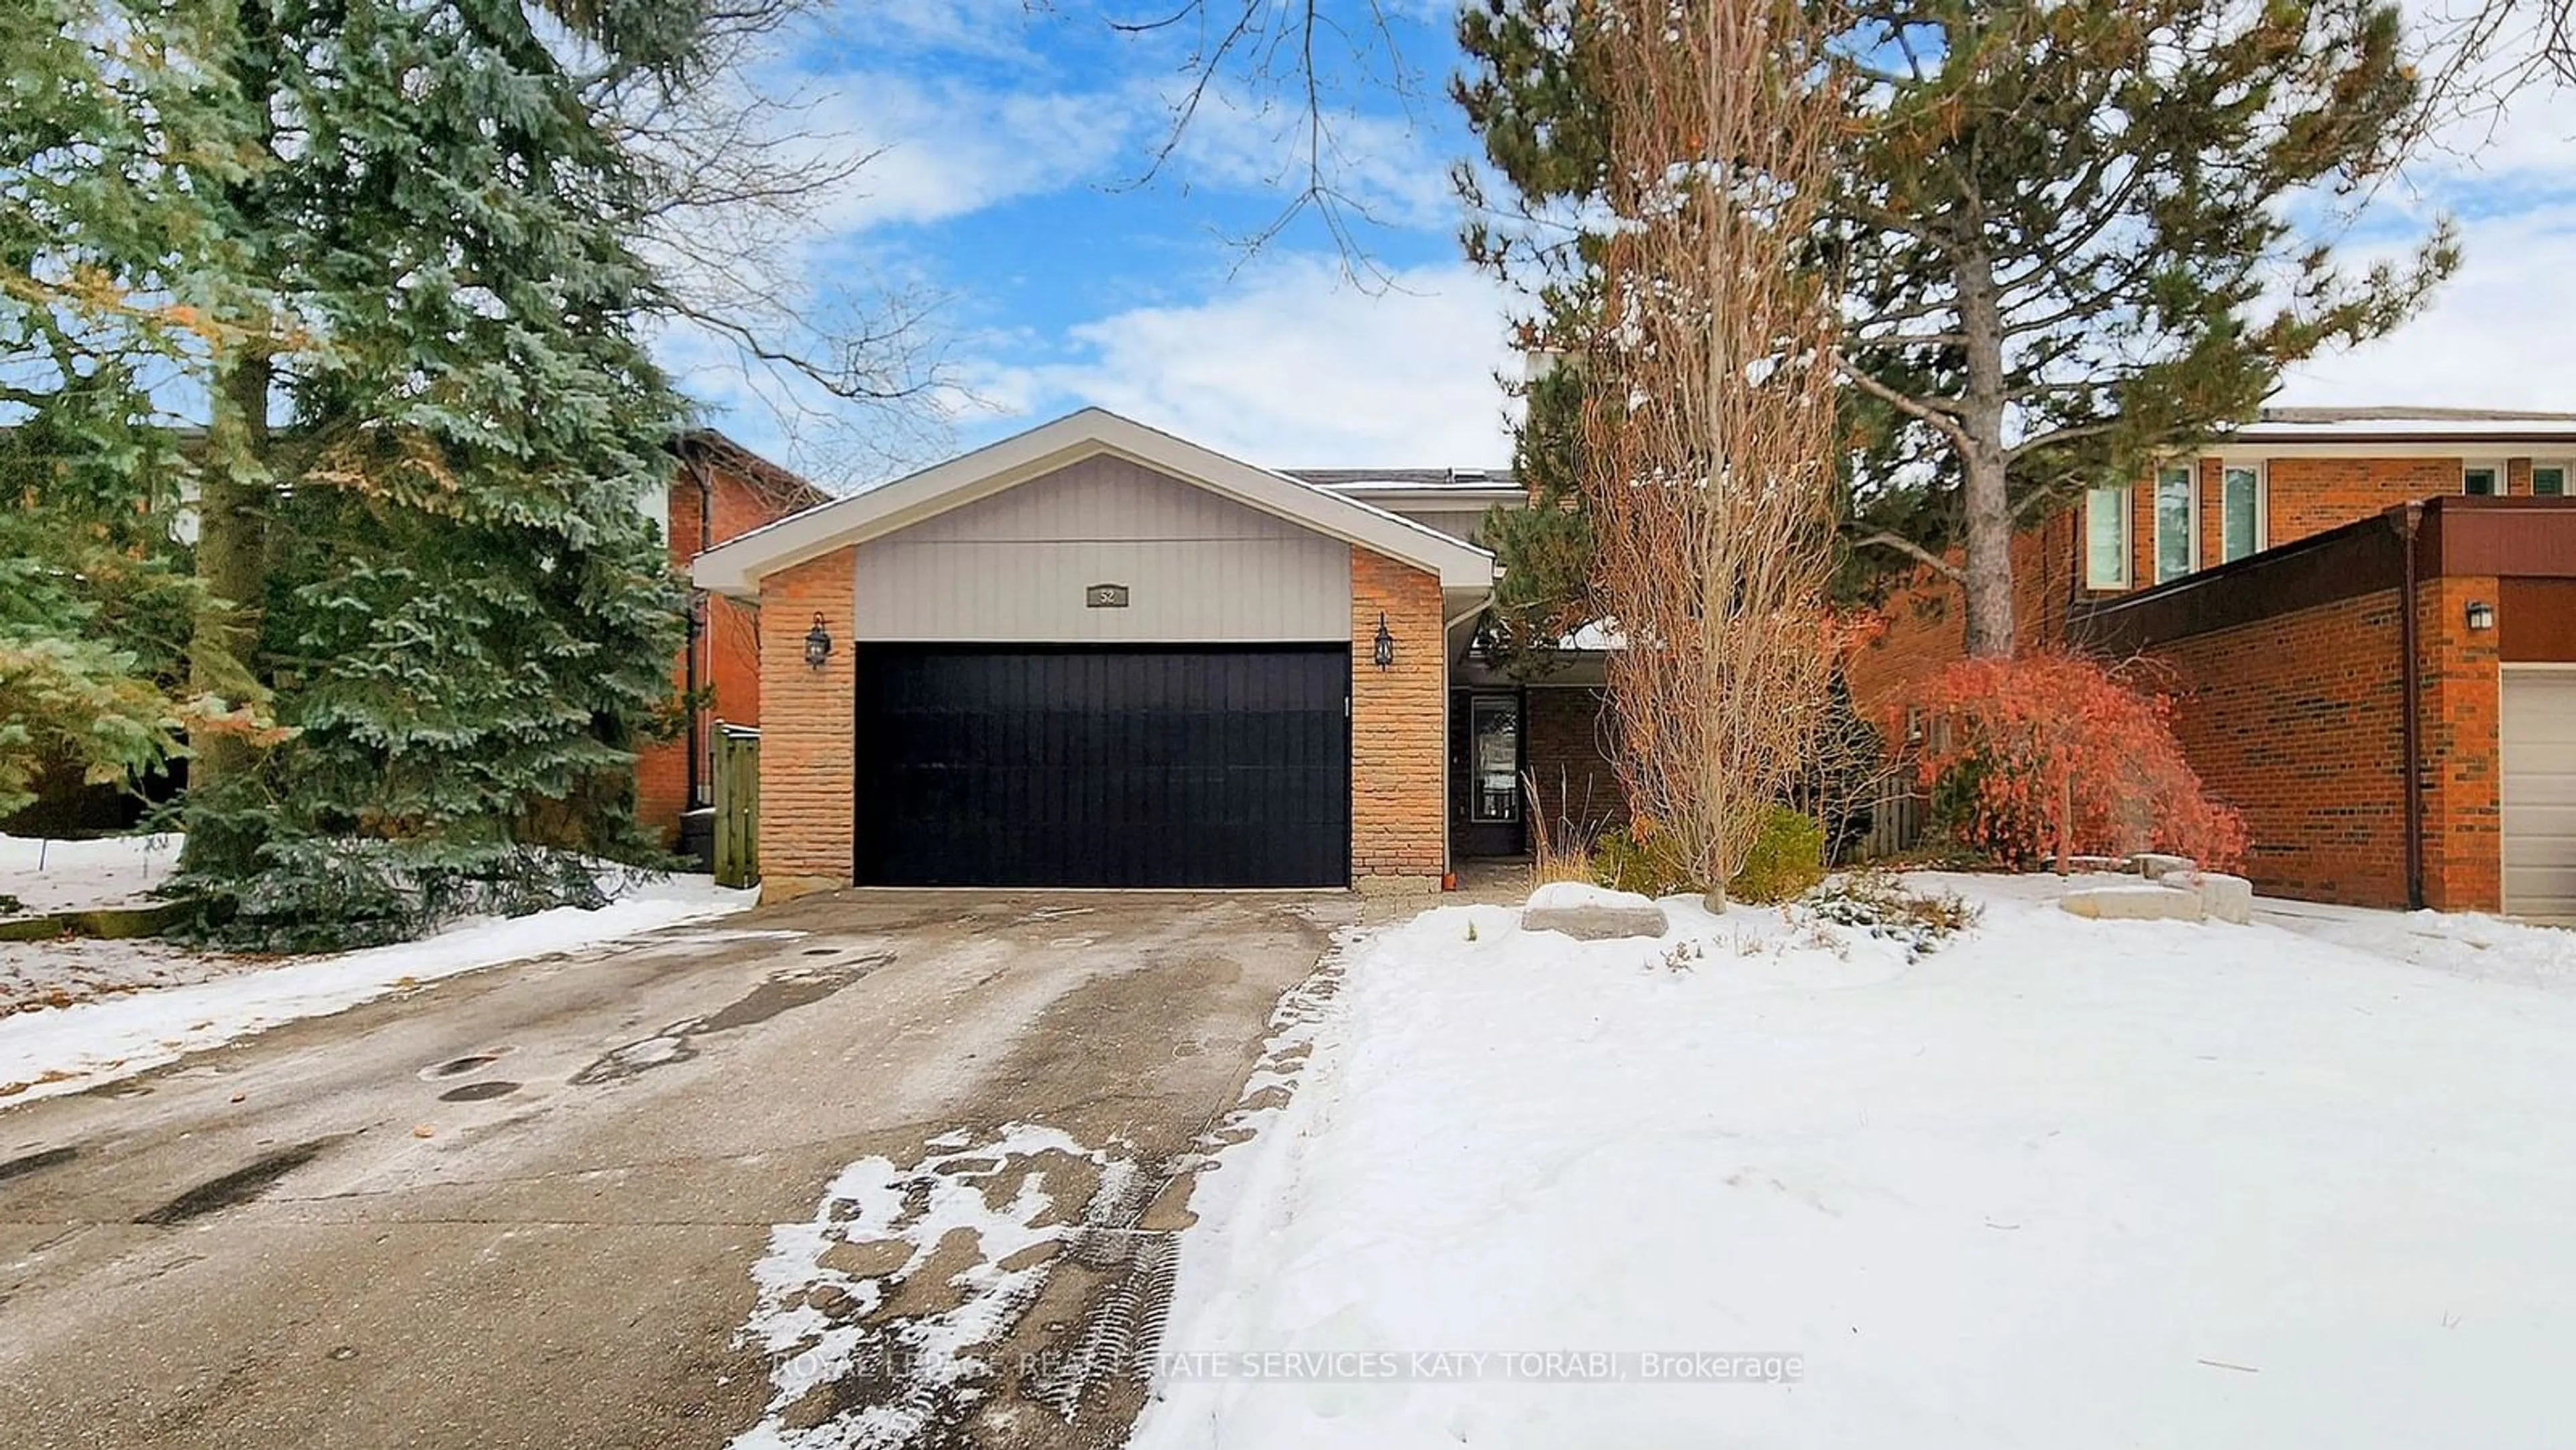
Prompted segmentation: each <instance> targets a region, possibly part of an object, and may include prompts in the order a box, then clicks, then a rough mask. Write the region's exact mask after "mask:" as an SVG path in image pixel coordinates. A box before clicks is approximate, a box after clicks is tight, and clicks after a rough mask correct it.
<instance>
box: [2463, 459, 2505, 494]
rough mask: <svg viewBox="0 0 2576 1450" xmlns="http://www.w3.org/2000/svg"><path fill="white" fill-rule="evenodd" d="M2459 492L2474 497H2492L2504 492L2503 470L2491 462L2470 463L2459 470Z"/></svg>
mask: <svg viewBox="0 0 2576 1450" xmlns="http://www.w3.org/2000/svg"><path fill="white" fill-rule="evenodd" d="M2460 492H2462V493H2465V494H2468V495H2470V496H2471V497H2474V498H2494V497H2495V496H2496V495H2498V494H2500V493H2503V492H2504V470H2503V469H2501V468H2498V467H2496V466H2495V465H2494V464H2492V463H2472V464H2470V465H2468V466H2467V467H2465V468H2463V469H2461V470H2460Z"/></svg>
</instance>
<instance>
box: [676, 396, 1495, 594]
mask: <svg viewBox="0 0 2576 1450" xmlns="http://www.w3.org/2000/svg"><path fill="white" fill-rule="evenodd" d="M1104 453H1105V454H1111V455H1115V456H1117V457H1121V458H1125V459H1127V460H1129V461H1131V462H1134V463H1138V464H1142V465H1144V466H1145V467H1147V468H1151V469H1153V470H1155V471H1156V472H1159V473H1164V474H1168V475H1170V476H1171V477H1173V478H1176V479H1179V480H1180V481H1182V482H1184V483H1189V484H1193V485H1195V486H1197V487H1200V488H1204V489H1206V490H1208V491H1209V492H1211V493H1214V494H1217V495H1219V496H1220V497H1223V498H1227V499H1231V500H1233V501H1234V502H1236V503H1239V504H1242V505H1244V506H1245V507H1247V508H1252V509H1257V510H1259V511H1260V512H1262V513H1266V514H1270V515H1273V516H1274V517H1277V518H1282V519H1286V520H1288V521H1289V522H1290V523H1294V524H1299V525H1302V526H1304V527H1306V528H1309V529H1312V530H1314V531H1315V532H1317V533H1319V534H1325V535H1328V536H1330V537H1333V538H1337V539H1340V540H1343V541H1344V542H1346V543H1352V544H1357V545H1359V546H1361V547H1362V548H1366V549H1369V550H1372V551H1374V552H1376V553H1380V554H1383V555H1385V556H1386V557H1388V558H1390V559H1394V560H1397V561H1398V562H1401V563H1405V564H1410V565H1412V566H1413V567H1415V568H1417V569H1421V570H1423V571H1424V572H1426V573H1429V574H1432V575H1434V576H1436V577H1437V578H1438V579H1439V580H1440V585H1441V587H1442V588H1443V589H1484V588H1487V587H1489V586H1490V585H1491V584H1492V583H1493V580H1494V556H1493V555H1491V554H1489V553H1487V552H1485V551H1484V550H1482V549H1479V548H1477V547H1476V546H1474V545H1473V544H1468V543H1464V542H1462V541H1460V540H1458V539H1454V538H1451V537H1450V536H1449V535H1447V534H1444V533H1442V532H1440V531H1439V530H1438V529H1435V528H1432V527H1431V526H1430V525H1428V524H1418V523H1415V522H1414V521H1413V520H1411V519H1408V518H1403V517H1401V516H1399V515H1396V514H1392V513H1389V512H1387V511H1386V510H1384V509H1381V508H1375V507H1372V506H1371V505H1369V504H1365V503H1362V502H1360V501H1359V500H1357V499H1352V498H1346V497H1344V496H1342V495H1340V494H1337V493H1332V492H1329V491H1327V490H1325V489H1321V488H1318V487H1316V486H1314V485H1313V484H1309V483H1305V482H1302V481H1300V480H1298V479H1295V478H1291V477H1289V476H1287V475H1286V474H1282V473H1274V472H1272V471H1271V470H1269V469H1266V468H1255V467H1253V466H1252V465H1251V464H1249V463H1244V462H1241V461H1239V460H1237V459H1233V458H1228V457H1226V456H1225V455H1224V454H1222V453H1218V452H1215V451H1213V450H1211V449H1207V448H1202V447H1200V446H1199V445H1197V444H1195V443H1191V442H1188V441H1187V440H1185V439H1181V438H1176V437H1174V436H1173V435H1171V434H1169V433H1165V432H1162V431H1160V430H1159V429H1154V428H1148V427H1146V426H1145V425H1144V424H1142V423H1138V422H1136V421H1134V420H1133V419H1129V418H1122V417H1120V416H1118V415H1117V414H1115V413H1112V412H1109V411H1107V410H1106V409H1101V408H1085V409H1083V410H1082V411H1081V412H1078V413H1073V414H1069V415H1067V416H1065V417H1062V418H1058V419H1056V420H1055V421H1054V422H1052V423H1046V424H1042V425H1040V426H1038V427H1035V428H1032V429H1030V430H1029V431H1027V432H1025V433H1020V434H1016V435H1014V436H1012V437H1009V438H1005V439H1003V440H1002V441H1001V442H999V443H992V444H987V445H986V446H984V447H982V448H978V449H976V450H975V451H974V452H972V453H965V454H960V455H959V456H957V457H955V458H952V459H950V460H948V461H947V462H945V463H941V464H938V465H936V466H934V467H930V468H925V469H923V470H921V471H920V472H918V473H914V474H910V475H908V476H906V477H903V478H898V479H896V480H894V481H893V482H891V483H885V484H880V485H878V486H877V487H875V488H872V489H869V490H867V491H866V492H864V493H856V494H852V495H850V496H849V497H848V498H841V499H834V500H833V501H831V502H829V503H825V504H818V505H816V506H815V507H813V508H809V509H805V510H803V511H801V512H799V513H793V514H790V515H788V516H787V517H786V518H783V519H780V520H778V521H777V522H776V523H772V524H766V525H763V526H762V527H760V528H757V529H753V530H752V531H750V532H749V533H746V534H741V535H738V536H736V537H735V538H733V539H731V540H728V541H727V542H725V543H722V544H718V545H717V546H715V547H714V548H712V549H709V550H708V551H707V552H705V553H703V554H700V555H699V556H698V557H697V560H696V562H695V563H694V564H692V565H691V566H690V570H689V573H690V577H691V578H692V579H693V580H694V581H695V582H696V583H697V585H698V587H699V588H701V589H709V590H713V591H715V592H716V593H719V594H730V595H734V596H736V597H738V598H749V597H751V596H753V595H755V594H757V593H758V592H759V589H760V581H761V579H762V578H764V577H766V576H768V575H770V574H775V573H777V572H778V571H779V570H781V569H788V568H793V567H794V566H796V565H798V564H801V563H804V562H805V561H806V560H808V559H813V558H818V557H820V556H822V555H824V554H828V553H830V552H832V551H833V550H835V549H839V548H843V547H846V546H848V545H851V544H863V543H866V542H868V541H869V540H871V539H880V538H883V537H885V536H886V535H888V534H891V533H895V532H897V531H899V530H902V529H906V528H909V527H911V526H912V525H914V524H917V523H920V522H922V521H923V520H925V519H929V518H934V517H936V516H938V515H940V514H944V513H946V512H948V511H949V510H950V509H954V508H960V507H963V506H965V505H967V504H970V503H973V502H975V501H976V500H978V499H983V498H990V497H992V496H993V495H995V494H997V493H1001V492H1002V491H1004V490H1005V489H1010V488H1014V487H1017V486H1018V485H1020V484H1023V483H1027V482H1029V481H1030V480H1032V479H1035V478H1038V477H1041V476H1043V475H1045V474H1049V473H1052V472H1054V471H1055V470H1057V469H1059V468H1062V467H1064V466H1066V465H1067V464H1070V463H1076V462H1079V461H1081V460H1082V459H1085V458H1090V457H1094V456H1096V455H1099V454H1104Z"/></svg>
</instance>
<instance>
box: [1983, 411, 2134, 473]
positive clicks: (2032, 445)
mask: <svg viewBox="0 0 2576 1450" xmlns="http://www.w3.org/2000/svg"><path fill="white" fill-rule="evenodd" d="M2123 422H2124V420H2122V419H2119V418H2105V419H2102V420H2100V421H2099V422H2093V423H2070V424H2068V425H2066V426H2065V427H2063V428H2051V429H2049V430H2048V431H2047V432H2045V433H2041V434H2038V435H2036V436H2034V437H2030V438H2025V439H2023V440H2021V441H2020V442H2019V443H2016V444H2014V445H2013V446H2012V447H2010V448H2007V449H2005V450H2004V459H2005V461H2006V462H2010V461H2012V460H2014V459H2017V458H2021V457H2023V456H2025V455H2028V454H2031V453H2036V452H2038V451H2039V450H2040V449H2042V448H2053V447H2055V446H2056V445H2058V444H2060V443H2072V442H2074V441H2076V440H2077V439H2079V438H2098V437H2100V436H2101V435H2103V434H2105V433H2110V432H2114V431H2116V430H2118V429H2119V428H2120V427H2122V426H2123Z"/></svg>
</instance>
